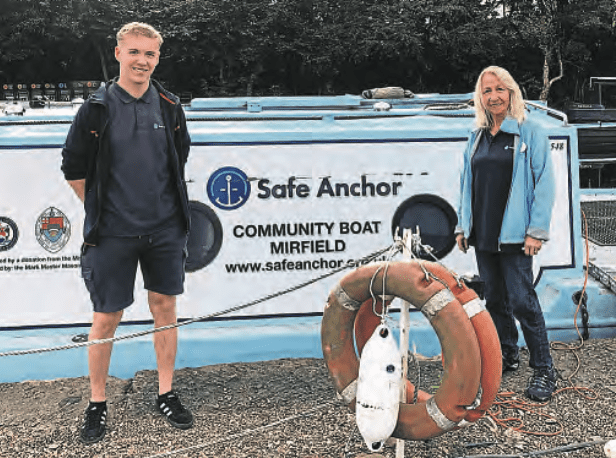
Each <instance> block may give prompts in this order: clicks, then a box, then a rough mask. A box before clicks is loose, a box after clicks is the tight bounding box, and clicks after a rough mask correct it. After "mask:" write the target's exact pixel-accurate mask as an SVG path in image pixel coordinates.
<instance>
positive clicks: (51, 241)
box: [34, 207, 71, 253]
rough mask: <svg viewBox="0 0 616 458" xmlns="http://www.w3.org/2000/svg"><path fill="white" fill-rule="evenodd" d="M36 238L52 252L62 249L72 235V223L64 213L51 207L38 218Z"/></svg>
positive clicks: (35, 229)
mask: <svg viewBox="0 0 616 458" xmlns="http://www.w3.org/2000/svg"><path fill="white" fill-rule="evenodd" d="M34 232H35V234H36V239H37V240H38V242H39V243H40V244H41V246H42V247H43V248H45V249H46V250H47V251H49V252H50V253H56V252H58V251H60V250H61V249H62V248H64V246H65V245H66V244H67V243H68V240H69V239H70V237H71V223H70V222H69V220H68V218H67V217H66V215H65V214H64V213H62V212H61V211H60V210H58V209H57V208H54V207H49V208H48V209H47V210H45V211H44V212H43V213H41V216H39V217H38V219H37V220H36V225H35V228H34Z"/></svg>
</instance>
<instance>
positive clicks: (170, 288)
mask: <svg viewBox="0 0 616 458" xmlns="http://www.w3.org/2000/svg"><path fill="white" fill-rule="evenodd" d="M186 242H187V234H186V231H185V230H184V228H183V227H182V226H181V225H178V224H174V225H173V226H172V227H169V228H166V229H163V230H161V231H158V232H156V233H154V234H151V235H142V236H137V237H99V241H98V245H96V246H90V245H84V248H83V250H82V254H81V275H82V277H83V280H84V282H85V284H86V287H87V289H88V292H89V293H90V298H91V299H92V304H93V305H94V311H95V312H103V313H111V312H117V311H119V310H123V309H125V308H126V307H128V306H129V305H131V304H132V303H133V301H134V296H133V291H134V289H135V277H136V274H137V264H139V265H140V266H141V273H142V274H143V283H144V288H145V289H147V290H148V291H153V292H155V293H160V294H165V295H168V296H176V295H178V294H182V293H183V292H184V276H185V275H184V267H185V264H186Z"/></svg>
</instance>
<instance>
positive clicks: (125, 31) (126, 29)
mask: <svg viewBox="0 0 616 458" xmlns="http://www.w3.org/2000/svg"><path fill="white" fill-rule="evenodd" d="M126 35H141V36H143V37H146V38H155V39H156V40H158V46H159V47H160V46H162V44H163V36H162V35H161V34H160V33H159V32H158V30H156V29H155V28H154V27H152V26H151V25H150V24H145V23H143V22H130V23H128V24H125V25H124V26H122V28H121V29H120V30H119V31H118V33H117V34H116V40H117V42H118V45H119V44H120V42H121V41H122V40H123V39H124V37H125V36H126Z"/></svg>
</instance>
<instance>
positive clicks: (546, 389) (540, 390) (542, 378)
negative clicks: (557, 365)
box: [526, 366, 556, 402]
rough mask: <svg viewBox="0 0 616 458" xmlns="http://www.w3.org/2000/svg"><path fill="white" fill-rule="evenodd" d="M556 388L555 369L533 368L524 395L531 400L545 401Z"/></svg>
mask: <svg viewBox="0 0 616 458" xmlns="http://www.w3.org/2000/svg"><path fill="white" fill-rule="evenodd" d="M554 389H556V370H555V369H554V367H553V366H551V367H540V368H537V369H535V370H534V372H533V375H532V376H531V378H530V379H529V381H528V387H527V388H526V396H528V397H529V398H530V399H532V400H533V401H539V402H546V401H549V400H550V399H551V398H552V393H553V392H554Z"/></svg>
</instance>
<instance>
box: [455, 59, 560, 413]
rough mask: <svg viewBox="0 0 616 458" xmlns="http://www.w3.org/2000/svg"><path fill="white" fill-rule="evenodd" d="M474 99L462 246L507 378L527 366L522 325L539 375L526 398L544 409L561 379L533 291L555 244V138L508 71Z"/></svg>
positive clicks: (496, 71)
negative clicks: (528, 110)
mask: <svg viewBox="0 0 616 458" xmlns="http://www.w3.org/2000/svg"><path fill="white" fill-rule="evenodd" d="M474 99H475V113H476V124H477V129H476V130H474V131H473V132H472V134H471V136H470V139H469V142H468V145H467V148H466V151H465V153H464V170H463V173H462V176H461V180H460V186H461V187H460V205H459V208H458V224H459V226H458V227H457V228H456V240H457V243H458V247H459V248H460V250H462V251H463V252H466V251H467V249H468V247H469V245H473V246H474V247H475V256H476V259H477V266H478V268H479V275H480V276H481V278H482V280H483V281H484V282H485V297H486V308H487V309H488V311H489V312H490V315H491V316H492V319H493V320H494V324H495V326H496V329H497V331H498V335H499V338H500V341H501V349H502V352H503V371H513V370H516V369H518V368H519V364H520V363H519V356H518V330H517V327H516V323H515V320H514V318H515V319H517V320H518V322H519V323H520V327H521V329H522V332H523V334H524V339H525V341H526V344H527V346H528V350H529V353H530V366H531V367H532V368H533V369H534V371H533V376H532V377H531V378H530V380H529V383H528V387H527V389H526V395H527V396H528V397H529V398H531V399H533V400H537V401H541V402H543V401H547V400H549V399H550V398H551V396H552V392H553V391H554V388H555V386H556V373H555V370H554V367H553V365H552V357H551V355H550V344H549V341H548V337H547V331H546V327H545V320H544V317H543V312H542V311H541V306H540V305H539V300H538V298H537V294H536V292H535V288H534V285H533V269H532V262H533V261H532V259H533V258H532V257H533V256H534V255H536V254H537V253H538V252H539V251H540V250H541V247H542V245H543V243H544V242H545V241H547V240H548V231H549V227H550V217H551V214H552V206H553V203H554V177H553V172H552V164H551V159H550V153H549V149H548V142H547V137H546V136H545V135H542V134H541V132H539V128H538V127H537V126H533V125H532V124H531V122H530V121H526V120H525V117H526V115H525V111H524V109H525V107H524V101H523V99H522V95H521V92H520V88H519V87H518V85H517V83H516V82H515V81H514V79H513V78H512V77H511V75H510V74H509V72H507V71H506V70H504V69H502V68H500V67H488V68H486V69H484V70H483V71H482V72H481V75H480V76H479V79H478V80H477V85H476V87H475V97H474Z"/></svg>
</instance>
